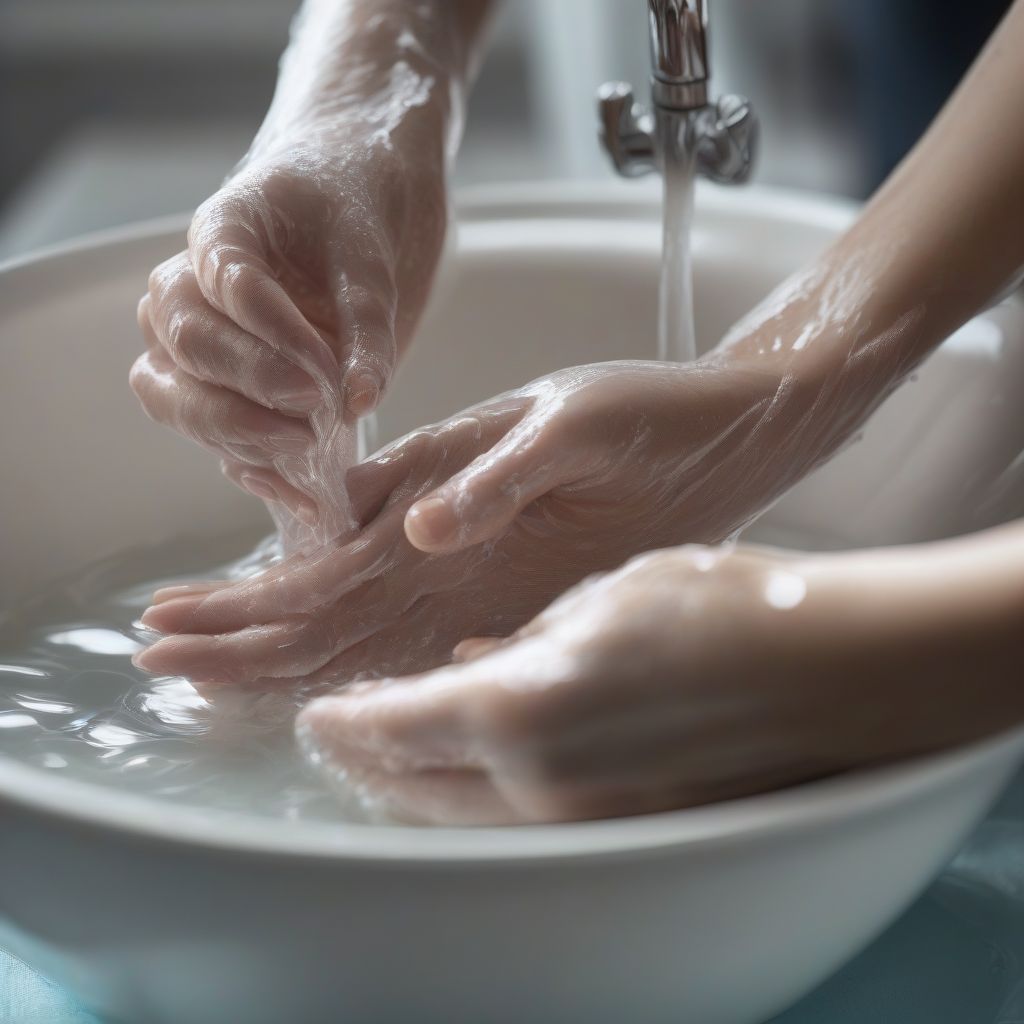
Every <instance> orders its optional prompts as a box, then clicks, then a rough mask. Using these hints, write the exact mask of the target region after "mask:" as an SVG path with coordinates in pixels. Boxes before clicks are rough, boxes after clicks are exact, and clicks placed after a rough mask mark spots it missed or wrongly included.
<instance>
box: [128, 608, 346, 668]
mask: <svg viewBox="0 0 1024 1024" xmlns="http://www.w3.org/2000/svg"><path fill="white" fill-rule="evenodd" d="M158 607H161V608H163V607H166V606H165V605H161V606H158ZM144 621H145V620H144ZM333 643H334V639H333V636H332V631H331V629H330V627H329V624H327V623H319V622H311V621H309V620H301V621H298V622H294V621H293V622H276V623H272V624H271V625H266V626H251V627H249V628H248V629H244V630H239V631H238V632H237V633H230V634H227V635H224V636H173V637H168V638H167V639H165V640H161V641H160V642H159V643H156V644H154V645H153V646H152V647H148V648H146V650H144V651H140V652H139V653H138V654H136V655H135V657H134V658H133V659H132V660H133V663H134V664H135V665H136V667H137V668H141V669H142V670H143V671H144V672H151V673H153V674H155V675H175V676H185V677H186V678H188V679H199V680H203V681H204V682H208V683H219V684H234V685H238V684H241V683H245V682H249V681H251V680H253V679H259V678H266V677H269V678H275V679H276V678H282V679H288V680H301V679H302V678H304V677H305V676H307V675H309V674H311V673H313V672H315V671H316V670H317V669H318V668H319V667H320V666H321V665H322V664H323V663H324V662H325V661H327V660H328V659H329V657H330V655H331V653H332V651H333Z"/></svg>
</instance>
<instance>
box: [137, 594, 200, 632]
mask: <svg viewBox="0 0 1024 1024" xmlns="http://www.w3.org/2000/svg"><path fill="white" fill-rule="evenodd" d="M203 600H204V598H203V596H202V595H194V596H191V597H185V596H183V597H176V598H172V599H171V600H169V601H164V602H162V603H161V604H155V605H151V606H150V607H149V608H147V609H146V610H145V611H144V612H143V613H142V616H141V618H140V619H139V622H141V623H142V624H143V625H144V626H145V627H146V628H147V629H152V630H155V631H156V632H157V633H180V632H181V631H182V630H183V629H184V628H185V626H186V625H187V623H188V622H189V621H190V620H191V618H192V615H193V613H194V612H195V610H196V609H197V608H198V607H199V606H200V605H201V604H202V603H203Z"/></svg>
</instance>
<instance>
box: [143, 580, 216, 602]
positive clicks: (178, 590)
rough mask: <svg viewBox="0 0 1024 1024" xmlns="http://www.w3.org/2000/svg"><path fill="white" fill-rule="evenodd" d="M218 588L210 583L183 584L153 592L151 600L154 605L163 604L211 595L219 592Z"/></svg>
mask: <svg viewBox="0 0 1024 1024" xmlns="http://www.w3.org/2000/svg"><path fill="white" fill-rule="evenodd" d="M217 589H218V588H217V587H216V586H213V585H210V584H208V583H181V584H177V585H176V586H173V587H161V588H160V589H159V590H155V591H154V592H153V596H152V597H151V598H150V601H151V603H152V604H163V603H164V602H165V601H173V600H174V599H175V598H176V597H193V596H195V595H197V594H209V593H210V592H211V591H213V590H217Z"/></svg>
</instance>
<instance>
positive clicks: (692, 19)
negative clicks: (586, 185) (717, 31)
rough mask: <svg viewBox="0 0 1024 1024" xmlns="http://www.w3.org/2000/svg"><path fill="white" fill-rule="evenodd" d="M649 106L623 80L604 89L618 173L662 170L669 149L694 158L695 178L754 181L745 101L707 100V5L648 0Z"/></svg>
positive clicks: (753, 137) (606, 125) (602, 110)
mask: <svg viewBox="0 0 1024 1024" xmlns="http://www.w3.org/2000/svg"><path fill="white" fill-rule="evenodd" d="M647 6H648V13H649V21H650V38H651V105H652V108H653V111H649V110H646V109H645V108H644V107H642V106H641V105H640V104H638V103H637V102H636V101H635V100H634V98H633V89H632V87H631V86H630V85H628V84H627V83H625V82H608V83H606V84H605V85H603V86H601V89H600V90H599V92H598V110H599V116H600V119H601V141H602V143H603V144H604V148H605V150H606V151H607V153H608V155H609V156H610V157H611V160H612V163H613V164H614V166H615V169H616V170H617V171H618V172H619V174H621V175H623V176H624V177H627V178H635V177H639V176H640V175H642V174H647V173H649V172H651V171H654V170H657V169H659V168H660V167H662V166H663V164H664V160H665V155H666V152H670V151H675V156H679V155H687V154H688V155H690V156H692V157H693V159H695V161H696V167H697V173H698V174H701V175H703V176H704V177H705V178H710V179H711V180H712V181H717V182H719V183H721V184H742V183H743V182H745V181H747V180H748V179H749V177H750V173H751V171H752V169H753V165H754V153H755V150H756V148H757V118H756V117H755V116H754V112H753V110H752V109H751V105H750V102H749V100H747V99H746V98H745V97H743V96H722V97H721V98H720V99H718V100H717V101H716V102H714V103H710V102H709V101H708V78H709V77H710V72H709V69H708V36H707V10H708V0H648V3H647Z"/></svg>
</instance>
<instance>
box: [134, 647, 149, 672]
mask: <svg viewBox="0 0 1024 1024" xmlns="http://www.w3.org/2000/svg"><path fill="white" fill-rule="evenodd" d="M147 654H149V648H148V647H147V648H146V649H145V650H144V651H138V652H136V653H135V654H133V655H132V664H133V665H134V666H135V667H136V668H141V669H142V671H143V672H150V671H152V670H151V669H150V668H149V667H148V666H147V665H146V660H147V659H146V655H147Z"/></svg>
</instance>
